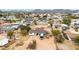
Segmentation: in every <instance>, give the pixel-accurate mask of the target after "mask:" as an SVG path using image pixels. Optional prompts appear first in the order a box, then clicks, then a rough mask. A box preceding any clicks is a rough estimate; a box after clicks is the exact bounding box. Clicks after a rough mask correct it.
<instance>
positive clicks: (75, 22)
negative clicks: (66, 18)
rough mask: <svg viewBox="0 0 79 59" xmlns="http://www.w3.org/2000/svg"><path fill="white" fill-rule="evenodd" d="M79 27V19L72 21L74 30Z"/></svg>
mask: <svg viewBox="0 0 79 59" xmlns="http://www.w3.org/2000/svg"><path fill="white" fill-rule="evenodd" d="M78 25H79V19H72V20H71V26H72V27H73V28H74V27H75V26H78Z"/></svg>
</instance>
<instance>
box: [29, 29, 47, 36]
mask: <svg viewBox="0 0 79 59" xmlns="http://www.w3.org/2000/svg"><path fill="white" fill-rule="evenodd" d="M46 34H47V32H46V31H45V30H44V29H43V28H36V29H35V30H30V31H29V35H32V36H34V35H36V36H40V37H44V36H45V35H46Z"/></svg>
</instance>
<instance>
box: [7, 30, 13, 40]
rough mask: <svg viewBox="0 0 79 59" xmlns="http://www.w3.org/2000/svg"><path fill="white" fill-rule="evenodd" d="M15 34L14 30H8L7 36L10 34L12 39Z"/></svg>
mask: <svg viewBox="0 0 79 59" xmlns="http://www.w3.org/2000/svg"><path fill="white" fill-rule="evenodd" d="M13 35H14V32H13V31H8V32H7V36H8V37H9V38H10V39H12V37H13Z"/></svg>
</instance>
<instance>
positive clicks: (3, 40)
mask: <svg viewBox="0 0 79 59" xmlns="http://www.w3.org/2000/svg"><path fill="white" fill-rule="evenodd" d="M8 40H9V39H8V38H3V39H0V46H3V45H5V44H7V43H8Z"/></svg>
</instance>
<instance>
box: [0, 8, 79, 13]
mask: <svg viewBox="0 0 79 59" xmlns="http://www.w3.org/2000/svg"><path fill="white" fill-rule="evenodd" d="M0 11H1V12H38V13H41V12H42V13H43V12H47V13H57V12H59V13H73V12H79V10H70V9H1V10H0Z"/></svg>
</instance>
